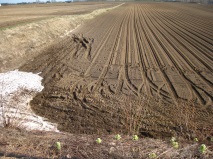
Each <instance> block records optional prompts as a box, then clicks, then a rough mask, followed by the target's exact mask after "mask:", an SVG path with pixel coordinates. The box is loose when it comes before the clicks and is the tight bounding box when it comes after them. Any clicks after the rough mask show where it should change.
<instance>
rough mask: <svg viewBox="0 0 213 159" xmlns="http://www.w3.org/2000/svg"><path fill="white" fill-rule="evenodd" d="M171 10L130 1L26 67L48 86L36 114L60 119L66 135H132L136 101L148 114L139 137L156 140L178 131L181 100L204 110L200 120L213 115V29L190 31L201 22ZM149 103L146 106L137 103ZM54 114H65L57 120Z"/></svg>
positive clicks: (35, 104) (39, 98) (37, 102)
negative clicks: (212, 31)
mask: <svg viewBox="0 0 213 159" xmlns="http://www.w3.org/2000/svg"><path fill="white" fill-rule="evenodd" d="M166 6H168V5H167V4H161V5H159V6H158V5H156V4H148V3H147V4H143V3H136V4H135V3H133V4H131V3H128V4H125V5H123V6H121V7H119V8H117V9H115V10H112V11H110V12H109V13H106V14H104V15H102V16H100V17H97V19H94V20H91V21H90V22H88V23H86V24H85V25H84V26H81V27H79V28H78V29H77V30H75V35H73V36H68V37H65V38H64V39H62V40H61V41H60V42H58V43H57V42H56V43H55V46H52V47H50V48H48V49H47V50H46V51H44V53H43V55H40V56H39V57H37V58H35V59H34V60H33V61H31V62H29V63H28V64H26V65H25V66H23V67H22V68H23V70H28V71H34V72H42V73H41V75H42V76H43V77H44V80H43V83H44V84H45V89H44V91H43V92H41V93H40V94H39V95H37V96H36V97H35V98H34V99H33V101H32V104H33V107H34V109H35V110H37V112H39V113H41V114H43V115H44V116H45V115H46V117H48V118H50V119H52V120H53V121H56V122H57V120H60V121H59V122H58V123H60V126H61V127H62V130H66V131H70V132H77V133H79V132H81V133H82V132H83V133H85V132H88V133H99V132H100V133H111V132H120V131H123V132H126V131H127V130H128V128H127V125H128V124H129V123H128V124H127V123H126V122H127V119H126V116H127V115H128V113H133V112H131V111H134V110H133V108H132V107H130V105H131V104H132V105H134V106H136V107H137V106H138V108H143V109H144V111H143V114H144V116H143V121H141V122H142V124H141V130H140V132H141V133H142V132H145V133H148V134H149V133H153V134H154V135H157V136H158V135H159V133H160V134H161V133H162V132H164V133H165V132H166V133H168V134H170V133H171V132H172V133H173V134H174V133H175V131H176V130H175V129H178V128H177V125H176V124H175V122H176V121H175V119H173V115H175V112H174V107H175V110H176V108H179V106H180V103H181V102H186V101H191V102H192V103H193V104H194V103H195V104H197V105H199V106H197V108H196V109H197V110H198V111H199V112H196V115H198V117H201V118H203V117H205V115H206V116H208V118H211V117H212V116H211V115H210V114H206V113H205V111H204V110H205V109H208V110H211V107H210V106H211V105H212V100H213V99H212V96H213V90H212V85H213V83H212V79H213V75H212V72H213V65H212V57H211V55H212V50H213V49H212V40H211V39H212V35H208V34H207V31H208V30H209V29H211V28H210V27H207V26H206V24H207V23H205V25H202V24H200V25H197V26H195V27H192V29H190V28H187V25H188V26H192V25H194V24H197V23H199V22H200V21H201V19H200V20H196V19H190V18H191V16H188V15H186V17H185V18H183V19H181V17H182V15H183V14H182V13H179V12H176V11H175V10H176V8H178V7H176V5H172V8H170V10H171V14H170V12H169V11H168V12H167V11H164V10H163V9H164V8H166ZM184 9H185V8H184ZM173 11H174V13H173ZM192 11H193V9H192ZM180 12H181V11H180ZM190 14H191V13H190ZM196 15H197V14H196ZM196 15H195V17H196ZM112 16H114V17H113V18H112ZM175 18H177V21H175V20H174V19H175ZM207 19H209V17H208V18H207ZM186 20H189V21H187V22H185V21H186ZM202 21H205V19H203V20H202ZM202 27H204V31H202ZM85 35H86V36H85ZM93 38H94V41H93ZM186 94H187V96H186ZM127 98H128V99H129V101H127V102H125V100H124V99H127ZM144 99H145V100H147V102H148V103H149V104H148V107H146V105H140V104H138V105H137V104H136V103H140V101H141V100H144ZM149 99H152V101H150V100H149ZM156 101H159V102H161V103H163V104H162V105H159V104H158V103H156ZM135 104H136V105H135ZM156 105H157V108H156ZM138 108H137V109H138ZM43 109H44V110H43ZM180 109H182V107H181V108H180ZM177 110H178V109H177ZM54 112H60V113H59V115H58V117H55V116H54V115H53V114H51V113H54ZM45 113H46V114H45ZM146 113H147V114H146ZM150 114H151V116H150ZM204 114H205V115H204ZM129 115H130V116H131V115H132V114H129ZM176 115H177V113H176ZM194 120H195V119H193V121H194ZM205 124H207V125H209V126H211V124H212V123H205ZM74 128H77V129H76V130H75V129H74ZM181 131H182V130H181ZM161 135H164V134H163V133H162V134H161ZM159 136H160V135H159Z"/></svg>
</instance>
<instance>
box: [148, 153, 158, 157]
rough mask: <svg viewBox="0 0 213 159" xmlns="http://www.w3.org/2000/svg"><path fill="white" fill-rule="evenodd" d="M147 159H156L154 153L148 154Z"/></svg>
mask: <svg viewBox="0 0 213 159" xmlns="http://www.w3.org/2000/svg"><path fill="white" fill-rule="evenodd" d="M149 158H157V155H156V153H150V154H149Z"/></svg>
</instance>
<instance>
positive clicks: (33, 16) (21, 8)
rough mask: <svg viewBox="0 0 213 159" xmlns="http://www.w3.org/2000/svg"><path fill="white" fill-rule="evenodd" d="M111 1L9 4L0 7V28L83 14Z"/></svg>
mask: <svg viewBox="0 0 213 159" xmlns="http://www.w3.org/2000/svg"><path fill="white" fill-rule="evenodd" d="M113 5H114V4H113V3H92V2H84V3H53V4H51V3H50V4H28V5H9V6H2V7H1V8H0V29H4V28H8V27H14V26H17V25H20V24H26V23H29V22H33V21H38V20H42V19H47V18H53V17H56V16H62V15H74V14H85V13H89V12H92V11H93V10H95V9H101V8H106V7H111V6H113Z"/></svg>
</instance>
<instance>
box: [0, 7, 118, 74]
mask: <svg viewBox="0 0 213 159" xmlns="http://www.w3.org/2000/svg"><path fill="white" fill-rule="evenodd" d="M118 4H119V3H97V4H96V3H73V4H72V5H69V4H64V3H63V5H58V3H56V5H52V4H51V5H50V6H49V5H44V6H43V5H35V6H34V5H26V6H25V5H24V6H19V5H18V6H12V7H11V6H8V7H1V8H0V14H1V12H3V13H2V14H1V15H2V16H1V15H0V23H2V24H3V25H7V26H9V27H7V28H5V29H1V28H0V72H5V71H8V70H13V69H17V68H18V67H20V66H21V65H23V64H24V63H25V62H26V61H29V60H31V59H32V58H33V57H36V56H37V55H38V54H39V53H41V52H42V50H43V49H44V48H45V47H47V46H48V45H50V44H51V43H52V42H53V41H56V39H60V38H61V37H64V36H66V35H68V34H69V33H70V32H71V31H72V30H73V29H75V28H76V27H78V26H79V25H81V24H82V23H84V22H85V21H86V20H89V19H92V18H93V17H95V16H97V15H99V14H101V13H103V12H106V11H109V10H111V9H113V7H114V6H117V5H118ZM45 6H46V7H45ZM47 6H48V7H47ZM76 7H77V8H76ZM23 9H24V10H23ZM75 10H80V12H81V13H82V10H83V12H91V11H92V12H91V13H88V14H79V13H80V12H76V13H78V14H79V15H73V14H74V13H73V14H72V15H69V14H71V12H72V11H75ZM93 10H94V11H93ZM38 11H39V12H38ZM56 11H57V14H55V13H54V12H56ZM65 11H70V13H69V14H68V13H66V12H65ZM14 14H15V15H16V16H14ZM31 14H33V15H31ZM40 14H42V15H40ZM4 16H6V18H4ZM13 24H14V25H13ZM0 25H1V24H0Z"/></svg>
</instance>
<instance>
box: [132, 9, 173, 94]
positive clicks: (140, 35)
mask: <svg viewBox="0 0 213 159" xmlns="http://www.w3.org/2000/svg"><path fill="white" fill-rule="evenodd" d="M136 12H137V13H138V14H137V20H135V33H136V36H135V37H136V39H137V43H138V45H137V46H136V47H137V50H138V51H137V54H138V55H137V57H138V58H139V62H140V63H139V66H140V70H141V71H140V72H141V76H142V79H143V83H142V85H141V87H142V86H143V85H145V88H146V94H147V95H148V96H150V95H152V92H151V89H152V90H154V91H156V92H158V91H159V95H163V96H165V97H168V98H170V97H169V94H168V92H166V91H163V90H159V89H158V86H156V85H155V84H154V83H153V82H152V81H151V80H150V79H149V77H148V75H147V66H146V65H145V59H144V56H143V54H148V55H150V54H151V51H152V50H151V48H150V47H149V43H148V41H147V39H146V36H145V34H144V32H143V27H142V26H143V25H141V23H140V18H139V15H140V10H139V7H138V8H137V11H136ZM141 31H142V32H141ZM133 33H134V32H133ZM150 59H151V60H149V61H148V63H149V64H150V63H152V62H151V61H152V59H153V60H155V64H154V65H152V67H153V68H157V67H158V66H157V61H156V59H155V58H150ZM139 91H140V89H139Z"/></svg>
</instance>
